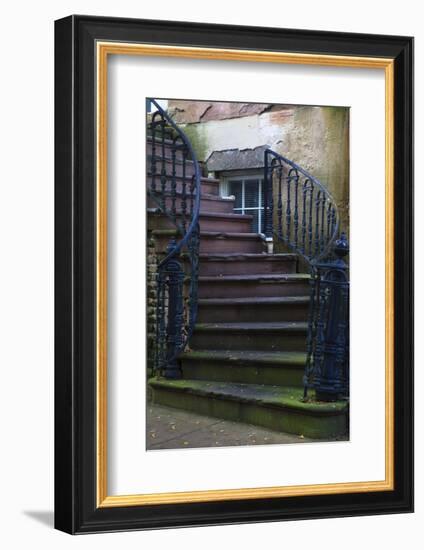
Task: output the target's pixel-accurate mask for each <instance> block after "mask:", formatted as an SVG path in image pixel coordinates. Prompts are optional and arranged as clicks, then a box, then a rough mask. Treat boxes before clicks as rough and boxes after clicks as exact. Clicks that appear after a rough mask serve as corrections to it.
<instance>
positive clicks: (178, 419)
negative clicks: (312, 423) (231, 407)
mask: <svg viewBox="0 0 424 550" xmlns="http://www.w3.org/2000/svg"><path fill="white" fill-rule="evenodd" d="M312 441H313V440H312V439H307V438H306V437H302V436H298V435H292V434H287V433H280V432H274V431H272V430H267V429H265V428H260V427H258V426H252V425H250V424H242V423H239V422H230V421H228V420H219V419H218V418H211V417H208V416H200V415H198V414H194V413H190V412H186V411H182V410H179V409H172V408H170V407H162V406H160V405H151V404H148V406H147V449H148V450H155V449H189V448H199V447H228V446H233V447H234V446H238V445H269V444H272V443H274V444H277V443H278V444H282V443H305V442H312Z"/></svg>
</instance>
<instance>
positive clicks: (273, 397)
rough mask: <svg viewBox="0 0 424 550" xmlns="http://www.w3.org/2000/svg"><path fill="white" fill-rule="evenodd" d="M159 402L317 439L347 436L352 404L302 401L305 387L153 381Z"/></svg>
mask: <svg viewBox="0 0 424 550" xmlns="http://www.w3.org/2000/svg"><path fill="white" fill-rule="evenodd" d="M149 385H150V388H151V389H152V400H153V402H154V403H158V404H160V405H166V406H169V407H175V408H178V409H183V410H186V411H192V412H195V413H198V414H204V415H207V416H212V417H215V418H223V419H226V420H232V421H235V422H245V423H247V424H253V425H256V426H262V427H264V428H269V429H271V430H276V431H281V432H287V433H293V434H298V435H304V436H305V437H311V438H315V439H328V438H336V437H343V436H344V437H346V433H347V429H348V424H347V414H348V405H347V403H346V402H345V401H337V402H335V403H323V402H312V401H311V402H309V401H308V402H303V400H302V398H303V391H302V388H292V387H281V386H269V385H258V384H240V383H231V382H213V381H203V380H187V379H184V380H166V379H163V378H152V379H151V380H150V381H149Z"/></svg>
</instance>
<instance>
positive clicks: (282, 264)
mask: <svg viewBox="0 0 424 550" xmlns="http://www.w3.org/2000/svg"><path fill="white" fill-rule="evenodd" d="M199 267H200V275H201V276H202V275H205V276H206V275H208V276H212V275H215V276H220V275H254V274H255V273H256V274H258V275H263V274H271V273H275V274H281V273H296V260H295V259H290V260H281V261H266V260H265V259H264V260H262V261H253V260H251V261H249V260H248V259H245V260H239V261H237V260H232V261H207V260H202V259H201V260H200V263H199Z"/></svg>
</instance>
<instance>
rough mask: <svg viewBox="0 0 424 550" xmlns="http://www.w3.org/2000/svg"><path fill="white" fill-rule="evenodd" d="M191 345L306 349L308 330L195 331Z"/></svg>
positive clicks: (227, 347)
mask: <svg viewBox="0 0 424 550" xmlns="http://www.w3.org/2000/svg"><path fill="white" fill-rule="evenodd" d="M190 347H191V348H192V349H194V350H196V349H216V350H248V349H252V350H266V351H305V350H306V331H304V330H299V331H284V330H282V331H266V330H262V331H261V330H258V331H256V332H255V331H243V330H242V331H236V330H230V329H225V330H219V329H217V330H216V331H214V330H208V331H196V330H195V331H194V334H193V337H192V339H191V341H190Z"/></svg>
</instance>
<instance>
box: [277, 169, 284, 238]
mask: <svg viewBox="0 0 424 550" xmlns="http://www.w3.org/2000/svg"><path fill="white" fill-rule="evenodd" d="M282 176H283V168H282V166H279V167H278V168H277V177H278V202H277V218H278V238H279V239H281V240H282V239H283V198H282V191H281V187H282Z"/></svg>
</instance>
